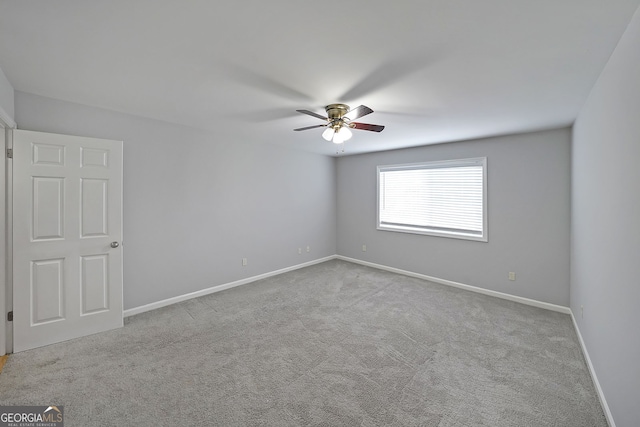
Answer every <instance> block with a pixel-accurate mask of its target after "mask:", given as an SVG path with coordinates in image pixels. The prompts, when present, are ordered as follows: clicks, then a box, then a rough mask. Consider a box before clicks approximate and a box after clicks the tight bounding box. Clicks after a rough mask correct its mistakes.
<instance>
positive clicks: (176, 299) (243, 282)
mask: <svg viewBox="0 0 640 427" xmlns="http://www.w3.org/2000/svg"><path fill="white" fill-rule="evenodd" d="M335 258H336V255H331V256H328V257H325V258H320V259H316V260H314V261H309V262H305V263H303V264H297V265H294V266H291V267H286V268H282V269H280V270H275V271H271V272H268V273H264V274H259V275H257V276H253V277H247V278H246V279H240V280H236V281H235V282H229V283H223V284H222V285H216V286H212V287H210V288H207V289H202V290H200V291H196V292H191V293H188V294H184V295H178V296H177V297H173V298H168V299H165V300H162V301H157V302H152V303H150V304H146V305H141V306H139V307H134V308H130V309H127V310H124V313H123V314H124V317H129V316H134V315H136V314H140V313H144V312H146V311H151V310H155V309H156V308H162V307H166V306H168V305H171V304H175V303H178V302H182V301H187V300H190V299H193V298H198V297H202V296H205V295H209V294H213V293H215V292H220V291H224V290H225V289H230V288H235V287H236V286H241V285H246V284H247V283H251V282H255V281H257V280H262V279H266V278H268V277H272V276H277V275H278V274H282V273H287V272H289V271H293V270H298V269H300V268H304V267H309V266H311V265H314V264H320V263H322V262H325V261H330V260H332V259H335Z"/></svg>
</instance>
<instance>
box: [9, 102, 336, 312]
mask: <svg viewBox="0 0 640 427" xmlns="http://www.w3.org/2000/svg"><path fill="white" fill-rule="evenodd" d="M15 104H16V121H17V123H18V125H19V127H20V128H21V129H28V130H35V131H44V132H53V133H63V134H70V135H83V136H92V137H99V138H110V139H118V140H124V239H123V241H124V245H123V248H124V303H125V308H132V307H137V306H140V305H143V304H147V303H151V302H155V301H159V300H163V299H166V298H169V297H173V296H177V295H182V294H185V293H188V292H193V291H197V290H201V289H205V288H208V287H211V286H214V285H219V284H224V283H228V282H231V281H235V280H239V279H242V278H246V277H251V276H255V275H258V274H261V273H265V272H271V271H274V270H277V269H281V268H285V267H290V266H293V265H297V264H300V263H303V262H308V261H311V260H314V259H319V258H322V257H326V256H330V255H333V254H335V252H336V238H335V230H336V208H335V206H336V204H335V200H336V198H335V188H336V183H335V160H334V159H333V158H330V157H326V156H321V155H315V154H308V153H305V152H301V151H293V150H287V149H284V148H281V147H278V146H275V145H273V146H267V145H257V144H250V143H244V142H240V141H228V140H219V139H218V138H217V137H216V135H214V134H212V133H207V132H204V131H198V130H194V129H191V128H186V127H182V126H177V125H172V124H168V123H165V122H159V121H154V120H149V119H144V118H140V117H135V116H131V115H126V114H120V113H115V112H111V111H107V110H103V109H99V108H93V107H86V106H82V105H78V104H72V103H68V102H64V101H59V100H54V99H49V98H43V97H40V96H35V95H31V94H27V93H22V92H19V91H16V97H15ZM307 245H310V246H311V252H310V253H306V251H303V254H302V255H299V254H298V248H299V247H303V248H304V249H306V246H307ZM242 258H248V261H249V263H248V265H247V266H246V267H243V266H242V265H241V264H242V262H241V260H242Z"/></svg>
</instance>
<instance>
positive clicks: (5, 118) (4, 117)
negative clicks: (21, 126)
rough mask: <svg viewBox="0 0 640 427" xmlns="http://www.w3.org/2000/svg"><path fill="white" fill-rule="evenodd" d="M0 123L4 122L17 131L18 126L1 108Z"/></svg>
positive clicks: (0, 107)
mask: <svg viewBox="0 0 640 427" xmlns="http://www.w3.org/2000/svg"><path fill="white" fill-rule="evenodd" d="M0 121H2V122H4V124H5V126H6V127H8V128H9V129H15V128H16V127H17V126H18V125H17V123H16V122H15V121H14V120H13V119H12V118H11V116H10V115H9V114H8V113H7V112H6V111H5V110H4V108H2V106H0Z"/></svg>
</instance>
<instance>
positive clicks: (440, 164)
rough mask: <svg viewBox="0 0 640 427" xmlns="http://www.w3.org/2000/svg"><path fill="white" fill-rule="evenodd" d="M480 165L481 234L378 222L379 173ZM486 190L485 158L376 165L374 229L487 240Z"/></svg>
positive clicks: (480, 240)
mask: <svg viewBox="0 0 640 427" xmlns="http://www.w3.org/2000/svg"><path fill="white" fill-rule="evenodd" d="M465 166H482V234H481V235H477V234H471V233H465V232H464V231H453V230H442V229H437V228H432V229H429V228H424V227H417V226H416V227H411V226H390V225H383V224H381V222H380V207H381V206H380V174H381V172H388V171H394V170H397V171H399V170H415V169H440V168H447V167H465ZM487 196H488V191H487V158H486V157H473V158H467V159H452V160H435V161H426V162H418V163H404V164H395V165H378V166H377V167H376V229H377V230H381V231H392V232H398V233H409V234H419V235H426V236H435V237H447V238H452V239H463V240H473V241H479V242H488V241H489V233H488V222H489V221H488V218H487V217H488V215H487V212H488V198H487Z"/></svg>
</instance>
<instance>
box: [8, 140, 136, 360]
mask: <svg viewBox="0 0 640 427" xmlns="http://www.w3.org/2000/svg"><path fill="white" fill-rule="evenodd" d="M121 241H122V142H121V141H110V140H103V139H95V138H84V137H77V136H67V135H56V134H48V133H41V132H31V131H22V130H16V131H14V133H13V312H14V317H13V337H14V351H16V352H18V351H22V350H27V349H30V348H35V347H40V346H44V345H48V344H52V343H56V342H60V341H65V340H68V339H71V338H76V337H80V336H84V335H89V334H93V333H96V332H102V331H106V330H109V329H114V328H117V327H121V326H122V324H123V322H122V247H121V245H120V243H121Z"/></svg>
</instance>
